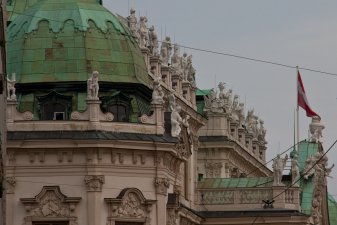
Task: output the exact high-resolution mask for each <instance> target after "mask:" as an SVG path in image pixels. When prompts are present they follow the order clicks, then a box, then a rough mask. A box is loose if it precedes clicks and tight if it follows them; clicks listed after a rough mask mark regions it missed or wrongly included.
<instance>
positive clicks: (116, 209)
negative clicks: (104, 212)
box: [104, 188, 156, 224]
mask: <svg viewBox="0 0 337 225" xmlns="http://www.w3.org/2000/svg"><path fill="white" fill-rule="evenodd" d="M104 200H105V202H106V203H107V204H108V205H109V214H108V215H109V218H108V220H109V221H112V220H115V219H118V218H123V219H132V220H133V221H135V220H137V221H142V222H146V224H149V223H150V217H149V214H150V212H151V210H152V205H153V204H154V203H155V202H156V201H155V200H148V199H146V198H145V197H144V195H143V194H142V192H141V191H140V190H138V189H137V188H126V189H123V190H122V191H121V193H120V194H119V195H118V196H117V198H105V199H104Z"/></svg>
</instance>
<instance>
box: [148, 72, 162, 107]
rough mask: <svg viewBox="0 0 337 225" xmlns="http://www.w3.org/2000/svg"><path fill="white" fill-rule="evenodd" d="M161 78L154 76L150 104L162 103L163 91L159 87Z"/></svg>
mask: <svg viewBox="0 0 337 225" xmlns="http://www.w3.org/2000/svg"><path fill="white" fill-rule="evenodd" d="M160 82H161V78H155V80H154V81H153V92H152V102H151V104H158V105H161V104H163V103H164V92H163V89H162V87H161V84H160Z"/></svg>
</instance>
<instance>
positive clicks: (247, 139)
mask: <svg viewBox="0 0 337 225" xmlns="http://www.w3.org/2000/svg"><path fill="white" fill-rule="evenodd" d="M245 146H246V148H247V149H248V151H249V152H252V150H253V134H251V133H245Z"/></svg>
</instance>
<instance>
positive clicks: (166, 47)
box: [160, 37, 172, 66]
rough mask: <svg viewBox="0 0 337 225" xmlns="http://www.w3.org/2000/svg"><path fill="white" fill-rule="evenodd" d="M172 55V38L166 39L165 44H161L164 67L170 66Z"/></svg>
mask: <svg viewBox="0 0 337 225" xmlns="http://www.w3.org/2000/svg"><path fill="white" fill-rule="evenodd" d="M171 54H172V44H171V38H170V37H166V38H165V40H164V41H163V43H162V44H161V49H160V58H161V60H162V63H163V65H165V66H168V65H169V61H170V57H171Z"/></svg>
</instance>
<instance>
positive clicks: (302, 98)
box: [297, 71, 320, 117]
mask: <svg viewBox="0 0 337 225" xmlns="http://www.w3.org/2000/svg"><path fill="white" fill-rule="evenodd" d="M297 105H298V106H301V107H302V108H303V109H304V110H305V111H306V113H307V117H314V116H318V117H320V116H319V115H318V114H317V113H315V112H314V111H313V110H312V109H311V107H310V105H309V102H308V99H307V96H306V95H305V90H304V86H303V82H302V79H301V75H300V71H297Z"/></svg>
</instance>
